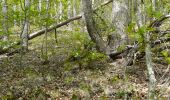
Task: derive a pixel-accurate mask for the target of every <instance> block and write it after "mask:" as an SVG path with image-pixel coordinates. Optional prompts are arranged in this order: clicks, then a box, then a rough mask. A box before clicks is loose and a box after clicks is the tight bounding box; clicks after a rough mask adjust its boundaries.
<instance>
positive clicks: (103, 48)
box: [82, 0, 110, 54]
mask: <svg viewBox="0 0 170 100" xmlns="http://www.w3.org/2000/svg"><path fill="white" fill-rule="evenodd" d="M82 5H83V11H84V17H85V21H86V26H87V31H88V33H89V36H90V37H91V39H92V41H93V42H94V43H96V48H97V50H98V51H99V52H103V53H105V54H108V53H110V49H109V47H108V46H107V45H106V43H105V42H104V40H103V39H102V37H100V35H99V30H98V28H97V27H96V23H95V21H94V17H93V10H92V3H91V1H90V0H82Z"/></svg>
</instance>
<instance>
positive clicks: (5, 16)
mask: <svg viewBox="0 0 170 100" xmlns="http://www.w3.org/2000/svg"><path fill="white" fill-rule="evenodd" d="M2 14H3V32H4V36H3V40H4V41H7V40H8V34H9V33H8V32H9V31H8V5H7V0H2Z"/></svg>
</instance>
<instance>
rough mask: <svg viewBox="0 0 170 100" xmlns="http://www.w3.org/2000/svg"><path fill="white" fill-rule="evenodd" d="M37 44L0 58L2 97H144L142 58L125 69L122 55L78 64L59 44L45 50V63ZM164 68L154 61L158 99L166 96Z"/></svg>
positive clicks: (36, 99)
mask: <svg viewBox="0 0 170 100" xmlns="http://www.w3.org/2000/svg"><path fill="white" fill-rule="evenodd" d="M61 40H62V39H61ZM67 42H69V41H67ZM41 44H42V42H39V41H38V39H36V40H33V41H31V42H30V45H31V47H30V48H29V52H28V53H26V54H24V55H23V56H21V55H20V53H16V54H14V55H12V56H9V57H3V58H1V59H0V98H1V99H2V100H7V99H8V100H70V99H72V100H87V99H89V100H117V99H122V98H124V96H125V94H126V95H127V97H128V98H132V99H133V100H144V99H146V97H147V91H148V85H147V83H148V79H147V69H146V66H145V62H144V61H141V62H139V63H136V64H135V65H133V66H128V67H126V71H125V67H124V66H123V62H124V61H125V60H124V59H123V58H122V59H117V60H115V61H112V62H110V61H109V62H108V60H107V59H106V60H102V61H98V60H95V61H91V62H89V63H88V65H87V66H83V67H82V66H81V65H80V64H79V63H75V62H74V61H70V62H68V59H69V54H68V52H67V51H69V50H70V48H71V47H68V46H67V45H64V46H66V47H68V48H67V49H63V48H60V46H63V44H62V43H60V45H59V46H58V47H55V46H52V49H49V51H50V50H52V51H51V52H52V53H50V54H49V55H50V56H49V57H48V61H49V62H44V60H43V59H42V57H41V54H42V52H41ZM52 44H54V42H52V43H51V44H50V43H48V45H52ZM68 45H69V44H68ZM73 45H74V44H73ZM68 63H69V64H68ZM70 66H71V67H70ZM168 67H170V66H168V65H160V64H154V68H155V73H156V78H157V87H156V92H157V93H156V94H157V96H158V97H159V98H160V100H166V98H168V97H170V95H169V94H170V86H169V85H170V82H169V80H170V79H169V78H170V71H169V70H170V69H169V68H168Z"/></svg>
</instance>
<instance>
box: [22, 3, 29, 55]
mask: <svg viewBox="0 0 170 100" xmlns="http://www.w3.org/2000/svg"><path fill="white" fill-rule="evenodd" d="M24 7H25V8H24V16H25V19H24V27H23V32H22V34H21V39H22V49H23V52H26V51H27V50H28V33H29V10H30V0H25V3H24Z"/></svg>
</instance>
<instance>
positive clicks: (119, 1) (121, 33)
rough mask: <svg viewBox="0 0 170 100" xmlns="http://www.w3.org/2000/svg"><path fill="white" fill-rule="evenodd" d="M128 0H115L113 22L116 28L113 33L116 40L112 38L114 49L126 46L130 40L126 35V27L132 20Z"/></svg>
mask: <svg viewBox="0 0 170 100" xmlns="http://www.w3.org/2000/svg"><path fill="white" fill-rule="evenodd" d="M128 3H129V2H128V0H113V9H112V23H113V26H114V28H115V32H114V34H113V36H114V38H113V39H114V40H111V41H112V42H110V43H111V44H109V45H110V46H111V48H112V49H114V51H117V49H118V47H120V46H124V45H125V44H127V42H128V38H127V35H126V28H127V26H128V24H129V22H130V20H129V19H131V18H130V14H129V9H128Z"/></svg>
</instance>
